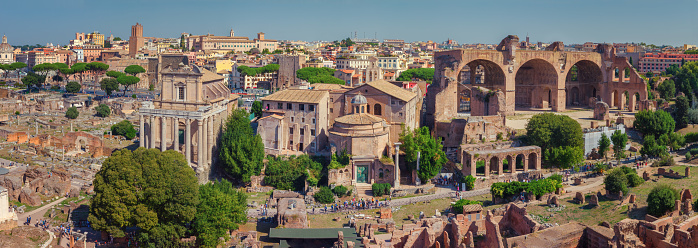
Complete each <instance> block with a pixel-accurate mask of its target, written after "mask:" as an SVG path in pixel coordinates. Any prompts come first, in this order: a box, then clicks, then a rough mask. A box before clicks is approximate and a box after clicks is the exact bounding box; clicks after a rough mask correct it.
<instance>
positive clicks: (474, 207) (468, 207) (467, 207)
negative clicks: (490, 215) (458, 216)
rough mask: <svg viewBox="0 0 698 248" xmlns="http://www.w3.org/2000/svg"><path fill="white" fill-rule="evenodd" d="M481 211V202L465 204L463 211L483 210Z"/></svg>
mask: <svg viewBox="0 0 698 248" xmlns="http://www.w3.org/2000/svg"><path fill="white" fill-rule="evenodd" d="M481 211H482V205H480V204H470V205H465V206H463V213H467V212H481Z"/></svg>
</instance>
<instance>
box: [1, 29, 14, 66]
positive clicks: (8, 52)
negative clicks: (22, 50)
mask: <svg viewBox="0 0 698 248" xmlns="http://www.w3.org/2000/svg"><path fill="white" fill-rule="evenodd" d="M13 50H14V48H13V47H12V46H11V45H10V44H8V43H7V36H5V35H3V36H2V43H0V64H12V63H14V62H15V56H14V53H13V52H12V51H13Z"/></svg>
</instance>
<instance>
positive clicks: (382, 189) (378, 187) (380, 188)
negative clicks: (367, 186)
mask: <svg viewBox="0 0 698 248" xmlns="http://www.w3.org/2000/svg"><path fill="white" fill-rule="evenodd" d="M390 187H391V186H390V184H389V183H374V184H373V185H371V190H372V191H373V196H383V195H390Z"/></svg>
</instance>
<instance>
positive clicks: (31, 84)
mask: <svg viewBox="0 0 698 248" xmlns="http://www.w3.org/2000/svg"><path fill="white" fill-rule="evenodd" d="M45 78H46V77H44V76H41V75H38V74H36V73H33V72H30V73H27V75H26V76H24V77H23V78H22V84H24V87H27V90H29V91H31V89H32V88H37V89H38V88H40V87H41V86H42V85H43V84H44V82H45V81H46V79H45Z"/></svg>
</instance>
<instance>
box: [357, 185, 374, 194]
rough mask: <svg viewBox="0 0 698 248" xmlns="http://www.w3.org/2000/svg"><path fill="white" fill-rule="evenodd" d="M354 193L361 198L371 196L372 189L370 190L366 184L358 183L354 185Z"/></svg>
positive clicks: (369, 186)
mask: <svg viewBox="0 0 698 248" xmlns="http://www.w3.org/2000/svg"><path fill="white" fill-rule="evenodd" d="M355 189H356V193H357V194H358V195H359V197H361V196H373V189H372V188H371V185H370V184H367V183H359V184H356V187H355Z"/></svg>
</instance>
